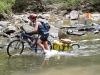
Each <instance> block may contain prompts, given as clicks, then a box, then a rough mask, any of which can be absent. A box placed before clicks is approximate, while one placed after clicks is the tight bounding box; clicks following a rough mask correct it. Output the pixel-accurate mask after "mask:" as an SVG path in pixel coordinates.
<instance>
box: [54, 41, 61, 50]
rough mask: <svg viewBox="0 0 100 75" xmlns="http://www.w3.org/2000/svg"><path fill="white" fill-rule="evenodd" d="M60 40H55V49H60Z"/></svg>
mask: <svg viewBox="0 0 100 75" xmlns="http://www.w3.org/2000/svg"><path fill="white" fill-rule="evenodd" d="M59 44H60V41H58V40H54V42H53V49H54V50H60V45H59Z"/></svg>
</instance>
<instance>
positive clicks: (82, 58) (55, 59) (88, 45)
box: [0, 19, 100, 75]
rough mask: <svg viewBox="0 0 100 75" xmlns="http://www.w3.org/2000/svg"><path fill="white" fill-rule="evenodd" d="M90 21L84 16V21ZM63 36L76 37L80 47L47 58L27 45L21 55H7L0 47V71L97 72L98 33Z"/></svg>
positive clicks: (11, 74) (13, 74)
mask: <svg viewBox="0 0 100 75" xmlns="http://www.w3.org/2000/svg"><path fill="white" fill-rule="evenodd" d="M82 21H83V19H80V20H79V22H82ZM72 22H73V21H68V20H67V21H65V22H64V23H63V25H66V24H67V25H73V24H72ZM93 22H94V21H92V20H88V24H91V23H93ZM96 22H97V21H96ZM98 22H99V21H98ZM98 22H97V23H98ZM60 34H61V33H60ZM60 37H61V38H62V37H63V36H62V35H60ZM65 38H69V39H71V40H74V41H77V42H78V43H79V45H80V49H79V50H75V51H71V52H58V53H57V55H54V56H51V57H50V58H45V57H44V56H43V55H42V54H41V53H37V54H34V52H32V51H30V50H29V49H27V50H25V51H26V52H24V53H23V54H22V55H18V56H13V57H8V55H7V53H6V49H3V50H2V49H1V50H0V75H100V71H99V70H100V57H99V56H100V33H99V34H93V33H86V34H85V35H82V36H65ZM55 52H56V51H54V52H53V54H55Z"/></svg>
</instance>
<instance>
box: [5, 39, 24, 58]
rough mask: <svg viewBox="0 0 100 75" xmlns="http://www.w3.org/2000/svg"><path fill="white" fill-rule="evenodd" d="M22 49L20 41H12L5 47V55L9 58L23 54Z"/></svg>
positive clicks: (22, 44) (22, 45)
mask: <svg viewBox="0 0 100 75" xmlns="http://www.w3.org/2000/svg"><path fill="white" fill-rule="evenodd" d="M23 49H24V43H23V42H21V41H20V40H13V41H12V42H10V43H9V45H8V47H7V54H8V55H9V56H12V55H18V54H21V53H22V52H23Z"/></svg>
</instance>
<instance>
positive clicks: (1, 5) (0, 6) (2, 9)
mask: <svg viewBox="0 0 100 75" xmlns="http://www.w3.org/2000/svg"><path fill="white" fill-rule="evenodd" d="M4 9H5V4H4V2H2V1H0V13H2V12H3V11H4Z"/></svg>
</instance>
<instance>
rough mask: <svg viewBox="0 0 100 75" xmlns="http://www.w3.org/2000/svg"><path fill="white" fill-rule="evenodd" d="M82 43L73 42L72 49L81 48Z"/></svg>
mask: <svg viewBox="0 0 100 75" xmlns="http://www.w3.org/2000/svg"><path fill="white" fill-rule="evenodd" d="M79 48H80V45H79V44H72V50H76V49H79Z"/></svg>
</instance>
